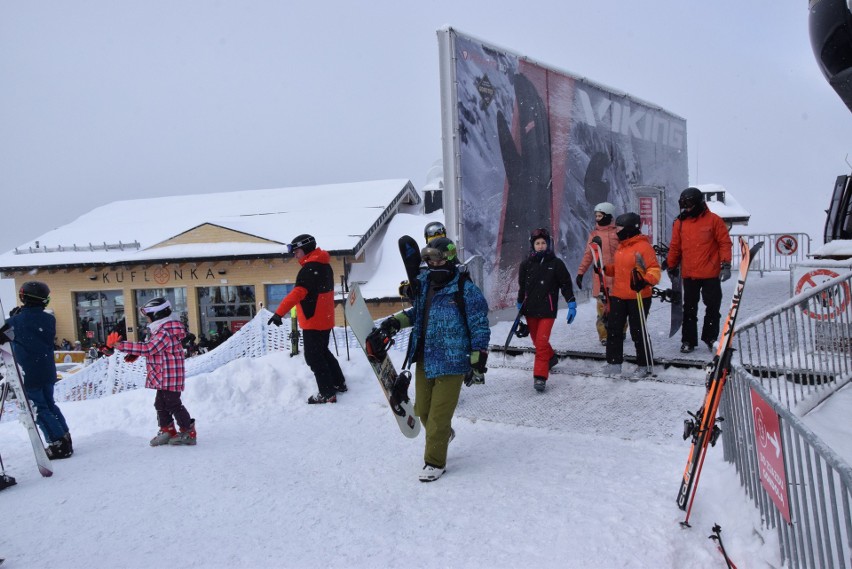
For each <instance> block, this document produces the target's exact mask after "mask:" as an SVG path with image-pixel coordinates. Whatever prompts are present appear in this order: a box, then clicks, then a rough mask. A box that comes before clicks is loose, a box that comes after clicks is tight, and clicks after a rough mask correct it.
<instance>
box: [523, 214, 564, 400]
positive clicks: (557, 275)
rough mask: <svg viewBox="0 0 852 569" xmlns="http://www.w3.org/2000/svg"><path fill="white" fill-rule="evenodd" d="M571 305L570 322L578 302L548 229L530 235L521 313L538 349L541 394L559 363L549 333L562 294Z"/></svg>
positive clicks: (536, 385)
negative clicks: (551, 372)
mask: <svg viewBox="0 0 852 569" xmlns="http://www.w3.org/2000/svg"><path fill="white" fill-rule="evenodd" d="M560 291H561V292H562V296H563V297H564V298H565V302H567V303H568V317H567V322H568V324H571V323H572V322H574V317H575V316H577V301H576V300H575V299H574V287H573V286H572V285H571V274H570V273H569V272H568V269H567V268H566V267H565V263H564V262H562V259H560V258H559V257H557V256H556V254H555V253H554V252H553V242H552V240H551V239H550V232H549V231H548V230H547V229H544V228H540V229H533V230H532V232H531V233H530V254H529V256H528V257H527V258H526V259H525V260H524V261H523V262H522V263H521V267H520V269H519V271H518V304H517V307H518V310H519V311H520V313H521V315H523V316H525V317H526V319H527V326H528V327H529V331H530V339H531V340H532V342H533V345H534V346H535V363H534V364H533V387H534V389H535V390H536V391H538V392H542V391H544V389H545V386H546V385H547V378H548V376H549V375H550V368H552V367H553V366H555V365H556V364H557V363H558V362H559V358H557V357H556V354H555V353H554V352H553V347H552V346H551V345H550V332H551V331H552V330H553V324H554V322H555V321H556V312H557V309H558V305H559V292H560Z"/></svg>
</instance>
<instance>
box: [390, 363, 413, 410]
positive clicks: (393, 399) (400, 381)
mask: <svg viewBox="0 0 852 569" xmlns="http://www.w3.org/2000/svg"><path fill="white" fill-rule="evenodd" d="M409 385H411V372H410V371H408V370H404V371H401V372H400V373H399V374H398V375H397V376H396V379H395V380H394V382H393V385H392V386H391V391H390V398H389V402H390V406H391V410H393V412H394V413H396V414H397V415H399V416H400V417H404V416H405V410H404V409H403V408H402V407H401V404H402V403H408V402H409V401H411V399H410V398H409V397H408V386H409Z"/></svg>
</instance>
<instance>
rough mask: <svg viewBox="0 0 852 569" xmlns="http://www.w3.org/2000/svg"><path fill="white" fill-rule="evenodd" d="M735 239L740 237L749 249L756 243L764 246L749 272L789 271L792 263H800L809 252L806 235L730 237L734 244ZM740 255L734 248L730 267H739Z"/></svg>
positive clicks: (785, 234) (746, 235) (809, 239)
mask: <svg viewBox="0 0 852 569" xmlns="http://www.w3.org/2000/svg"><path fill="white" fill-rule="evenodd" d="M737 237H742V238H743V239H745V240H746V241H747V242H748V246H749V248H751V247H752V246H753V245H754V244H755V243H757V242H758V241H763V242H764V243H765V244H766V245H764V246H763V247H762V248H761V249H760V251H758V252H757V258H755V259H752V261H751V266H750V270H752V271H759V272H760V273H761V274H763V273H764V272H765V271H789V270H790V265H792V264H793V263H801V262H802V261H804V260H806V259H807V258H808V255H809V254H810V252H811V237H810V235H808V234H807V233H795V232H792V233H750V234H739V235H733V234H732V235H731V239H732V240H733V241H734V242H735V243H736V242H737ZM740 258H741V253H740V250H739V247H734V250H733V258H732V259H731V266H733V267H734V268H736V267H738V266H739V265H740Z"/></svg>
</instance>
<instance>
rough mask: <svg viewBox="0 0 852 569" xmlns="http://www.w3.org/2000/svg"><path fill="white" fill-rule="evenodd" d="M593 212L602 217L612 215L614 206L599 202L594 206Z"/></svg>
mask: <svg viewBox="0 0 852 569" xmlns="http://www.w3.org/2000/svg"><path fill="white" fill-rule="evenodd" d="M595 211H596V212H598V211H599V212H601V213H602V214H604V215H612V214H613V213H615V206H614V205H612V204H611V203H609V202H601V203H599V204H598V205H596V206H595Z"/></svg>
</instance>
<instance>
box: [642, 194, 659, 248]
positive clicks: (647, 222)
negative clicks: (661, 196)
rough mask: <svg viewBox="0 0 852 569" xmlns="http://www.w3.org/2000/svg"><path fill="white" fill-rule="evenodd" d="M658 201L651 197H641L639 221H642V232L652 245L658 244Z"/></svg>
mask: <svg viewBox="0 0 852 569" xmlns="http://www.w3.org/2000/svg"><path fill="white" fill-rule="evenodd" d="M656 201H657V200H655V199H654V198H652V197H651V196H640V197H639V219H640V220H641V227H640V230H641V231H642V233H644V234H645V235H647V236H648V239H650V240H651V243H656V242H657V236H656V235H654V228H655V227H656V226H657V224H656V211H657V208H656V205H657V204H656Z"/></svg>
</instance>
